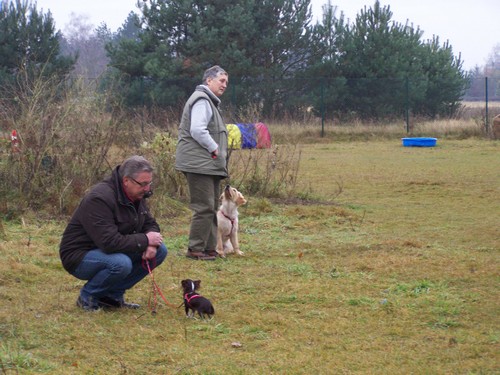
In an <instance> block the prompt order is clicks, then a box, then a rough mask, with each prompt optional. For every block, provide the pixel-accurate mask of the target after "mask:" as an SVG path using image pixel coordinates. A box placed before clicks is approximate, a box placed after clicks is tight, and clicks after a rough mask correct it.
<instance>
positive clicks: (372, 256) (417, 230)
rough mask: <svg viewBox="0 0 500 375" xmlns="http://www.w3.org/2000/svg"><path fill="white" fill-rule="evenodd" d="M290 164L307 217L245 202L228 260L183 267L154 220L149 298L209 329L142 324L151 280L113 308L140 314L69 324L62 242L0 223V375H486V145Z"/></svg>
mask: <svg viewBox="0 0 500 375" xmlns="http://www.w3.org/2000/svg"><path fill="white" fill-rule="evenodd" d="M301 148H302V158H301V169H300V172H299V175H300V177H299V184H301V185H302V187H303V188H304V189H307V190H308V194H307V195H308V196H313V197H316V198H318V201H317V202H310V201H308V202H307V204H292V203H291V202H286V204H279V203H276V202H274V203H273V202H269V201H267V200H265V199H257V198H253V197H248V198H249V202H248V205H247V206H245V207H243V208H242V209H241V210H240V217H241V224H240V230H241V235H240V237H241V247H242V250H243V251H245V254H246V256H245V257H237V256H230V257H228V258H227V259H225V260H222V259H220V260H217V261H215V262H195V261H191V260H188V259H186V258H185V257H184V256H183V253H184V251H185V249H184V248H185V244H186V241H187V230H188V224H189V212H187V211H182V212H181V213H180V214H179V216H178V217H175V218H161V219H160V224H161V226H162V228H163V231H164V233H165V235H164V237H165V238H168V240H167V244H168V246H169V250H170V254H169V256H168V258H167V262H166V263H165V264H164V265H162V266H161V267H160V268H158V269H157V270H156V271H155V280H156V282H157V283H158V284H159V285H160V287H161V288H162V291H163V293H164V295H165V297H166V298H167V300H168V301H169V302H170V303H172V304H174V305H179V304H180V303H181V302H182V296H181V291H180V288H179V286H180V280H181V279H183V278H186V277H189V278H200V279H201V280H202V294H203V295H204V296H206V297H208V298H209V299H211V300H212V302H213V304H214V306H215V309H216V314H215V317H214V319H213V320H211V321H208V322H204V321H200V320H190V319H186V318H185V317H184V315H183V309H182V308H171V307H169V306H166V305H165V304H164V303H162V302H160V304H159V307H158V312H157V314H156V315H153V314H151V313H150V312H149V310H148V298H149V296H150V290H151V281H150V279H146V280H144V281H143V282H141V283H140V284H138V285H137V286H136V287H135V288H134V289H132V290H131V291H130V292H129V293H128V295H127V297H128V299H130V300H133V301H136V302H139V303H141V304H143V308H142V309H141V310H139V311H117V312H102V311H100V312H97V313H84V312H83V311H81V310H79V309H77V308H76V306H75V300H76V297H77V294H78V290H79V288H80V287H81V285H82V282H81V281H79V280H77V279H75V278H73V277H71V276H70V275H68V274H67V273H66V272H65V271H64V270H63V269H62V267H61V265H60V262H59V259H58V254H57V250H58V243H59V238H60V234H61V231H62V230H63V228H64V224H63V223H60V222H57V221H54V222H47V221H44V222H42V221H39V220H37V219H36V218H34V217H25V218H24V222H12V221H11V222H3V232H4V236H3V237H4V241H3V242H0V256H1V257H2V262H0V340H1V344H0V374H17V373H19V374H25V373H26V374H27V373H47V374H309V373H318V374H356V373H359V374H367V373H369V374H409V373H413V374H494V373H498V372H500V366H499V356H498V352H499V350H498V349H499V340H498V337H499V336H500V332H499V326H498V315H499V312H500V311H499V304H498V301H499V300H500V299H499V293H498V291H499V289H498V285H499V283H498V282H499V275H498V253H499V249H500V243H499V241H500V229H499V214H498V213H499V212H500V199H499V196H500V173H499V171H500V157H499V155H500V152H499V151H500V143H498V142H492V141H484V140H475V139H469V140H447V139H439V140H438V146H437V147H435V148H404V147H401V144H400V141H399V139H395V140H394V139H393V140H373V141H367V142H350V143H342V142H331V143H323V144H310V145H304V146H301ZM339 186H340V188H341V189H340V190H341V192H340V194H339ZM151 204H154V198H152V201H151ZM0 229H1V227H0ZM0 234H1V233H0Z"/></svg>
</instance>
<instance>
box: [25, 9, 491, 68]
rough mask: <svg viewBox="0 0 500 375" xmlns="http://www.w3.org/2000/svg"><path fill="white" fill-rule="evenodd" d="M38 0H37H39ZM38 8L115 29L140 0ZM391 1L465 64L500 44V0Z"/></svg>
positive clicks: (402, 18)
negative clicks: (459, 55) (73, 15)
mask: <svg viewBox="0 0 500 375" xmlns="http://www.w3.org/2000/svg"><path fill="white" fill-rule="evenodd" d="M327 1H328V0H311V4H312V9H313V14H314V15H315V17H320V16H321V14H322V11H321V8H322V5H323V4H325V3H326V2H327ZM33 2H35V0H33ZM374 2H375V1H374V0H373V1H367V0H331V3H332V4H333V5H336V6H337V7H338V14H339V12H340V11H343V12H344V14H345V16H346V17H347V18H349V19H350V20H351V22H352V21H353V20H354V18H355V17H356V15H357V14H358V13H359V11H360V9H362V8H363V7H364V6H365V5H366V6H367V7H370V6H372V5H373V4H374ZM36 3H37V7H38V9H43V11H44V12H47V11H48V10H50V11H51V13H52V16H53V17H54V19H55V21H56V27H57V29H60V30H63V31H64V29H65V28H66V25H67V24H68V22H69V20H70V15H71V13H75V14H76V15H79V16H81V15H84V16H86V17H88V20H89V22H90V23H92V24H93V25H94V26H98V25H99V24H101V23H102V22H104V23H106V25H107V26H108V27H109V28H110V29H111V30H112V31H116V29H117V28H118V27H120V26H121V25H122V24H123V22H124V21H125V19H126V18H127V15H128V14H129V13H130V12H131V11H137V8H136V3H137V0H36ZM381 5H382V6H385V5H390V7H391V11H392V13H393V20H394V21H397V22H400V23H406V21H407V20H408V21H409V22H410V24H411V23H413V25H414V26H415V27H417V26H419V27H420V29H421V30H422V31H424V35H423V39H424V40H427V39H431V38H432V36H433V35H437V36H439V39H440V42H441V44H443V42H444V41H446V40H448V41H449V42H450V44H451V46H452V47H453V52H454V54H455V55H458V53H461V55H462V60H464V68H465V69H467V70H468V69H471V68H473V67H474V66H476V65H478V66H484V65H485V63H486V61H487V59H488V57H489V55H490V54H491V52H492V50H493V47H494V46H495V45H497V44H500V22H499V19H500V0H473V1H468V0H467V1H466V0H390V1H384V0H381Z"/></svg>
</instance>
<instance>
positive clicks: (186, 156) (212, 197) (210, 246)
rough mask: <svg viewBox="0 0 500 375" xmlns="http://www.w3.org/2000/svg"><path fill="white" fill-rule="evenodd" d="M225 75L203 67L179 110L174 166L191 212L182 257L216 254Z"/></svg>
mask: <svg viewBox="0 0 500 375" xmlns="http://www.w3.org/2000/svg"><path fill="white" fill-rule="evenodd" d="M228 81H229V76H228V74H227V73H226V71H225V70H224V69H222V68H221V67H220V66H218V65H216V66H213V67H211V68H209V69H207V70H206V71H205V73H204V75H203V83H202V84H201V85H198V86H197V87H196V89H195V91H194V93H193V94H192V95H191V96H190V98H189V99H188V101H187V102H186V104H185V106H184V110H183V112H182V118H181V123H180V126H179V139H178V143H177V149H176V161H175V168H176V169H177V170H179V171H181V172H183V173H184V175H185V176H186V179H187V183H188V187H189V194H190V199H191V200H190V207H191V210H192V211H193V216H192V219H191V227H190V230H189V243H188V251H187V254H186V256H187V257H188V258H191V259H197V260H214V259H215V258H216V256H217V252H216V250H215V249H216V247H217V208H218V205H219V195H220V181H221V180H222V179H224V178H226V177H227V176H228V173H227V145H228V140H227V129H226V125H225V123H224V120H223V119H222V115H221V113H220V110H219V105H220V102H221V101H220V99H219V98H220V97H221V96H222V94H224V91H226V88H227V85H228Z"/></svg>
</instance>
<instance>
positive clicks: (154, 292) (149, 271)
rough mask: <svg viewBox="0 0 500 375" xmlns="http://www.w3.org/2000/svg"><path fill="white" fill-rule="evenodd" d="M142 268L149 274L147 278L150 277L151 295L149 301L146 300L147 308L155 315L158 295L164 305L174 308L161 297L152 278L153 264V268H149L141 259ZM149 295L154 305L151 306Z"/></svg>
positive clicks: (147, 262)
mask: <svg viewBox="0 0 500 375" xmlns="http://www.w3.org/2000/svg"><path fill="white" fill-rule="evenodd" d="M142 267H143V268H144V269H147V270H148V273H149V276H151V294H150V295H149V299H148V307H149V309H150V310H151V313H153V314H156V306H157V304H158V296H157V295H158V294H159V295H160V297H161V298H162V300H163V302H165V304H166V305H167V306H170V307H176V306H174V305H172V304H171V303H170V302H168V301H167V299H166V298H165V296H164V295H163V293H162V291H161V289H160V287H159V286H158V284H157V283H156V281H155V277H154V276H153V269H154V268H155V265H154V264H153V268H151V266H150V265H149V261H148V260H146V259H143V260H142ZM151 295H152V296H153V299H154V304H153V305H152V304H151Z"/></svg>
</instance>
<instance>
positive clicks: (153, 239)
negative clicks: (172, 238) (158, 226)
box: [146, 232, 163, 248]
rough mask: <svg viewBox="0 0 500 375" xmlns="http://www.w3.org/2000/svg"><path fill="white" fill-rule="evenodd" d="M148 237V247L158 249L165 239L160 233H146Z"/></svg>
mask: <svg viewBox="0 0 500 375" xmlns="http://www.w3.org/2000/svg"><path fill="white" fill-rule="evenodd" d="M146 237H147V238H148V245H149V246H154V247H155V248H157V247H158V246H160V245H161V243H162V242H163V237H162V235H161V234H160V233H158V232H148V233H146Z"/></svg>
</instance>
